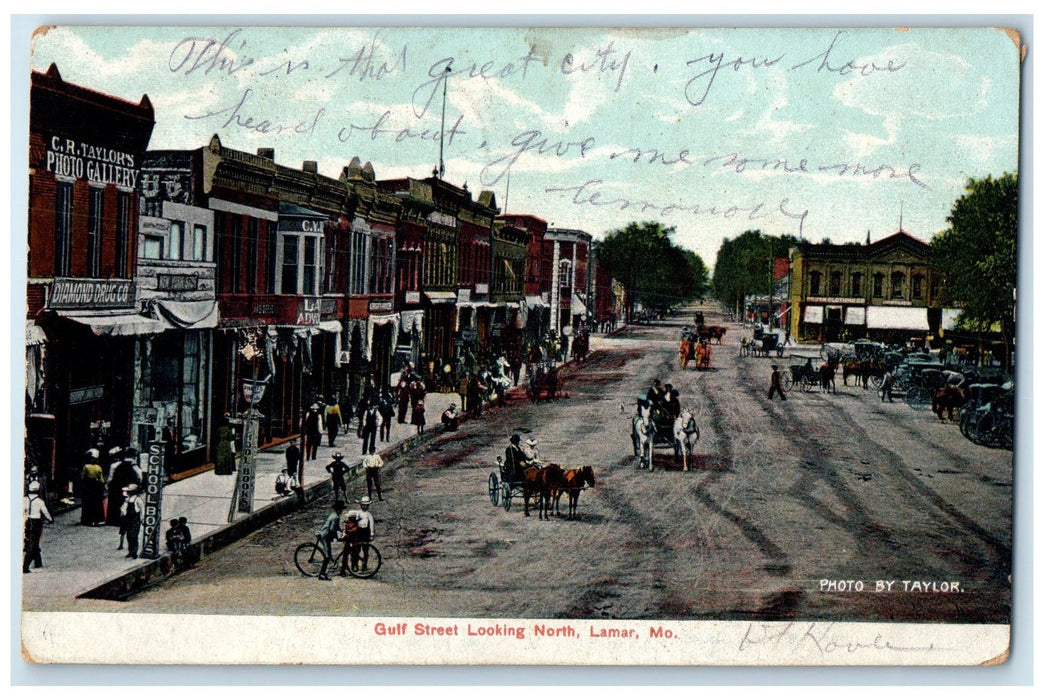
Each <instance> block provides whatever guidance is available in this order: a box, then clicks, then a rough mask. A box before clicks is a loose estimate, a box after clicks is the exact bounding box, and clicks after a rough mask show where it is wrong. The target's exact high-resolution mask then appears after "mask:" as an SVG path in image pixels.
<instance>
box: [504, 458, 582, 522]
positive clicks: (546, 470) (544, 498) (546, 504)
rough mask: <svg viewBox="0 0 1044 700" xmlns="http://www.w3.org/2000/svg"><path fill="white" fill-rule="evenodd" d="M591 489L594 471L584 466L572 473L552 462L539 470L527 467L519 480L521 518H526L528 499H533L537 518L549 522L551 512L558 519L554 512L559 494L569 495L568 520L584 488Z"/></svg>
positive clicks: (527, 514)
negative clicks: (521, 503) (535, 500)
mask: <svg viewBox="0 0 1044 700" xmlns="http://www.w3.org/2000/svg"><path fill="white" fill-rule="evenodd" d="M585 485H586V486H594V485H595V476H594V468H593V467H591V466H590V465H584V466H582V467H578V468H576V469H563V468H562V466H561V465H559V464H555V463H554V462H552V463H549V464H547V465H545V466H543V467H529V468H528V469H526V470H525V472H523V476H522V500H523V503H524V507H525V514H526V516H527V517H528V516H529V499H530V498H533V497H536V499H537V517H538V518H539V519H541V520H550V519H551V512H552V511H554V513H555V515H561V514H562V512H561V511H560V510H559V508H558V504H559V501H560V500H561V499H562V494H563V493H567V494H569V505H568V514H569V516H568V517H569V519H570V520H572V519H574V518H575V517H576V506H577V503H578V502H579V500H580V492H581V491H583V489H584V486H585Z"/></svg>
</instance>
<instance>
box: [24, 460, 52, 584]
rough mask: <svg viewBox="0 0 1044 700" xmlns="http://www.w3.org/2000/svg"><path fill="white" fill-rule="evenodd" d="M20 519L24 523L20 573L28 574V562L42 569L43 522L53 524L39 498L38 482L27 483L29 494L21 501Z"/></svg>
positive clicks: (48, 512) (45, 505)
mask: <svg viewBox="0 0 1044 700" xmlns="http://www.w3.org/2000/svg"><path fill="white" fill-rule="evenodd" d="M22 517H23V519H24V521H25V522H24V527H23V533H24V534H23V537H24V539H23V548H24V555H23V556H22V573H23V574H27V573H29V563H30V562H32V564H33V568H36V569H39V568H42V567H43V555H42V554H41V553H40V537H41V536H42V535H43V524H44V520H46V521H47V522H49V523H53V522H54V518H52V517H51V513H50V511H48V510H47V504H46V503H44V500H43V498H41V497H40V482H39V481H30V482H29V493H27V494H26V496H25V498H23V499H22Z"/></svg>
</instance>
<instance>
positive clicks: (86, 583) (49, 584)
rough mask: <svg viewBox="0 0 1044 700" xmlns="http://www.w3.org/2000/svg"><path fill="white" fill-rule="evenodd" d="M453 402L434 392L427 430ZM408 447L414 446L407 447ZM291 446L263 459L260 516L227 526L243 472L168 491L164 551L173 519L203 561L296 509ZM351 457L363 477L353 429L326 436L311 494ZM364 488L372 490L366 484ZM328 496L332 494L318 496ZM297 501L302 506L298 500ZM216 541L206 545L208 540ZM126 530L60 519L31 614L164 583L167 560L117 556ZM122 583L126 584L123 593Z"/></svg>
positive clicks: (32, 583)
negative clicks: (288, 471) (111, 591)
mask: <svg viewBox="0 0 1044 700" xmlns="http://www.w3.org/2000/svg"><path fill="white" fill-rule="evenodd" d="M451 403H457V404H459V403H460V397H459V396H457V395H456V394H436V393H430V394H428V395H427V396H426V397H425V406H426V409H427V410H426V412H425V417H426V419H427V423H428V425H427V428H426V432H427V431H435V430H436V428H438V429H441V427H442V426H441V424H440V422H439V417H440V416H441V415H442V412H443V411H445V410H446V408H448V407H449V405H450V404H451ZM416 432H417V430H416V428H415V427H414V426H412V425H409V424H404V425H400V424H398V423H393V424H392V432H391V440H390V441H389V442H379V441H378V443H377V449H378V451H380V452H381V453H386V452H388V451H392V450H395V449H396V448H408V447H409V446H410V445H412V444H413V443H414V442H415V441H413V440H410V438H412V437H413V436H414V435H415V434H416ZM407 441H409V442H407ZM285 447H286V446H285V445H283V446H279V447H276V448H273V449H269V450H263V451H261V452H258V455H257V463H256V464H257V467H256V468H257V476H256V482H255V485H254V512H253V513H252V514H246V513H238V512H237V513H235V515H234V518H233V522H232V523H229V522H228V511H229V505H230V503H231V500H232V491H233V489H234V488H235V483H236V478H237V473H233V474H230V475H227V476H219V475H217V474H214V472H213V470H209V471H205V472H202V473H200V474H197V475H195V476H192V477H189V478H186V479H182V480H180V481H175V482H172V483H169V484H167V485H166V486H164V488H163V502H162V517H161V519H160V523H161V527H160V538H159V547H160V551H161V552H162V553H164V554H165V553H166V551H165V550H166V547H165V540H164V534H165V533H166V531H167V524H168V523H169V522H170V520H171V519H172V518H178V517H182V516H184V517H186V518H188V525H189V529H190V530H191V531H192V539H193V542H194V543H198V542H203V543H204V546H203V551H204V555H205V554H206V552H208V551H212V550H213V549H217V548H219V547H220V546H223V545H224V544H228V543H229V542H231V541H233V540H235V539H238V538H239V537H242V536H243V535H245V534H246V533H247V532H251V531H253V530H255V529H257V528H258V527H261V526H263V525H264V524H266V523H268V522H271V521H272V520H274V519H275V518H277V517H280V516H281V515H282V514H283V513H285V512H288V511H289V510H292V509H294V508H295V507H296V505H294V504H293V503H292V502H291V499H287V498H281V497H279V496H276V493H275V480H276V477H277V476H278V475H279V472H280V470H282V468H283V467H284V466H285V465H286V461H285V458H284V456H283V453H284V450H285ZM338 451H339V452H341V453H342V454H344V461H345V464H347V465H349V467H350V468H353V471H355V470H360V471H361V466H360V464H361V461H362V440H360V439H358V438H357V437H356V435H355V431H354V430H350V431H349V432H348V433H347V434H342V435H340V436H338V438H337V440H336V441H335V446H334V447H332V448H331V447H328V446H327V438H326V436H325V435H324V436H323V444H322V446H320V448H319V451H318V454H317V458H316V459H315V460H312V461H309V462H307V463H306V464H305V468H304V487H305V489H306V490H311V489H313V488H314V487H316V486H318V485H320V484H322V483H323V482H325V484H326V485H328V484H329V483H330V475H329V474H328V473H327V472H326V465H327V464H329V463H330V462H331V455H333V454H334V453H335V452H338ZM361 488H363V489H365V484H363V485H362V487H361ZM318 490H319V491H321V492H322V493H325V492H326V491H325V489H318ZM348 493H349V496H352V495H363V493H362V492H361V491H360V485H359V484H358V483H354V482H352V481H349V487H348ZM293 501H296V499H293ZM208 539H209V540H211V542H209V543H208V542H206V540H208ZM118 543H119V529H118V528H116V527H110V526H103V527H90V526H85V525H80V509H79V508H75V509H72V510H69V511H66V512H65V513H62V514H60V515H57V516H55V521H54V524H53V525H46V526H45V527H44V534H43V538H42V539H41V541H40V549H41V551H42V552H43V562H44V567H43V568H42V569H30V573H28V574H23V575H22V579H21V580H22V605H23V608H25V609H30V610H62V609H75V608H74V605H73V603H72V601H71V599H73V598H75V597H77V596H80V595H82V594H84V593H87V592H89V591H92V590H94V589H97V588H99V587H101V586H103V584H106V583H107V582H110V583H112V584H113V585H114V587H115V588H118V589H124V590H129V589H131V588H137V587H140V586H141V585H146V584H147V583H148V580H149V579H150V578H154V577H155V576H164V575H165V573H164V566H165V561H164V558H162V557H161V559H159V560H150V559H141V558H138V559H128V558H126V554H127V552H126V550H120V551H117V549H116V545H117V544H118ZM116 582H120V584H119V585H118V586H116V585H115V584H116Z"/></svg>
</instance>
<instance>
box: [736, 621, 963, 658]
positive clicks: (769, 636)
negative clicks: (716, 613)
mask: <svg viewBox="0 0 1044 700" xmlns="http://www.w3.org/2000/svg"><path fill="white" fill-rule="evenodd" d="M782 645H786V646H787V648H788V651H791V652H794V651H796V652H799V653H800V652H806V651H810V652H813V653H814V654H817V655H820V656H827V655H828V654H834V653H837V652H844V653H848V654H855V653H858V652H862V651H867V650H874V651H887V652H895V653H898V654H903V653H914V652H917V653H925V652H934V651H944V650H945V649H944V648H943V647H938V646H936V645H935V644H934V643H930V644H928V645H927V646H906V645H902V644H896V643H894V642H891V641H889V640H888V638H887V636H886V635H885V634H884V633H881V632H878V633H876V634H874V635H873V637H870V636H869V635H867V636H865V637H860V635H859V634H858V631H857V630H853V629H852V628H851V627H846V626H839V625H837V623H834V622H826V623H824V622H752V623H750V624H749V625H747V629H746V631H745V632H744V633H743V638H742V639H741V640H740V643H739V651H747V650H749V649H751V648H752V647H776V646H782Z"/></svg>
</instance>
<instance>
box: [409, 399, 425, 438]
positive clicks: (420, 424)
mask: <svg viewBox="0 0 1044 700" xmlns="http://www.w3.org/2000/svg"><path fill="white" fill-rule="evenodd" d="M410 422H411V423H413V424H414V425H415V426H417V434H418V435H420V434H421V433H423V432H424V400H423V399H421V400H419V401H417V403H415V404H414V405H413V416H412V418H411V419H410Z"/></svg>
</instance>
